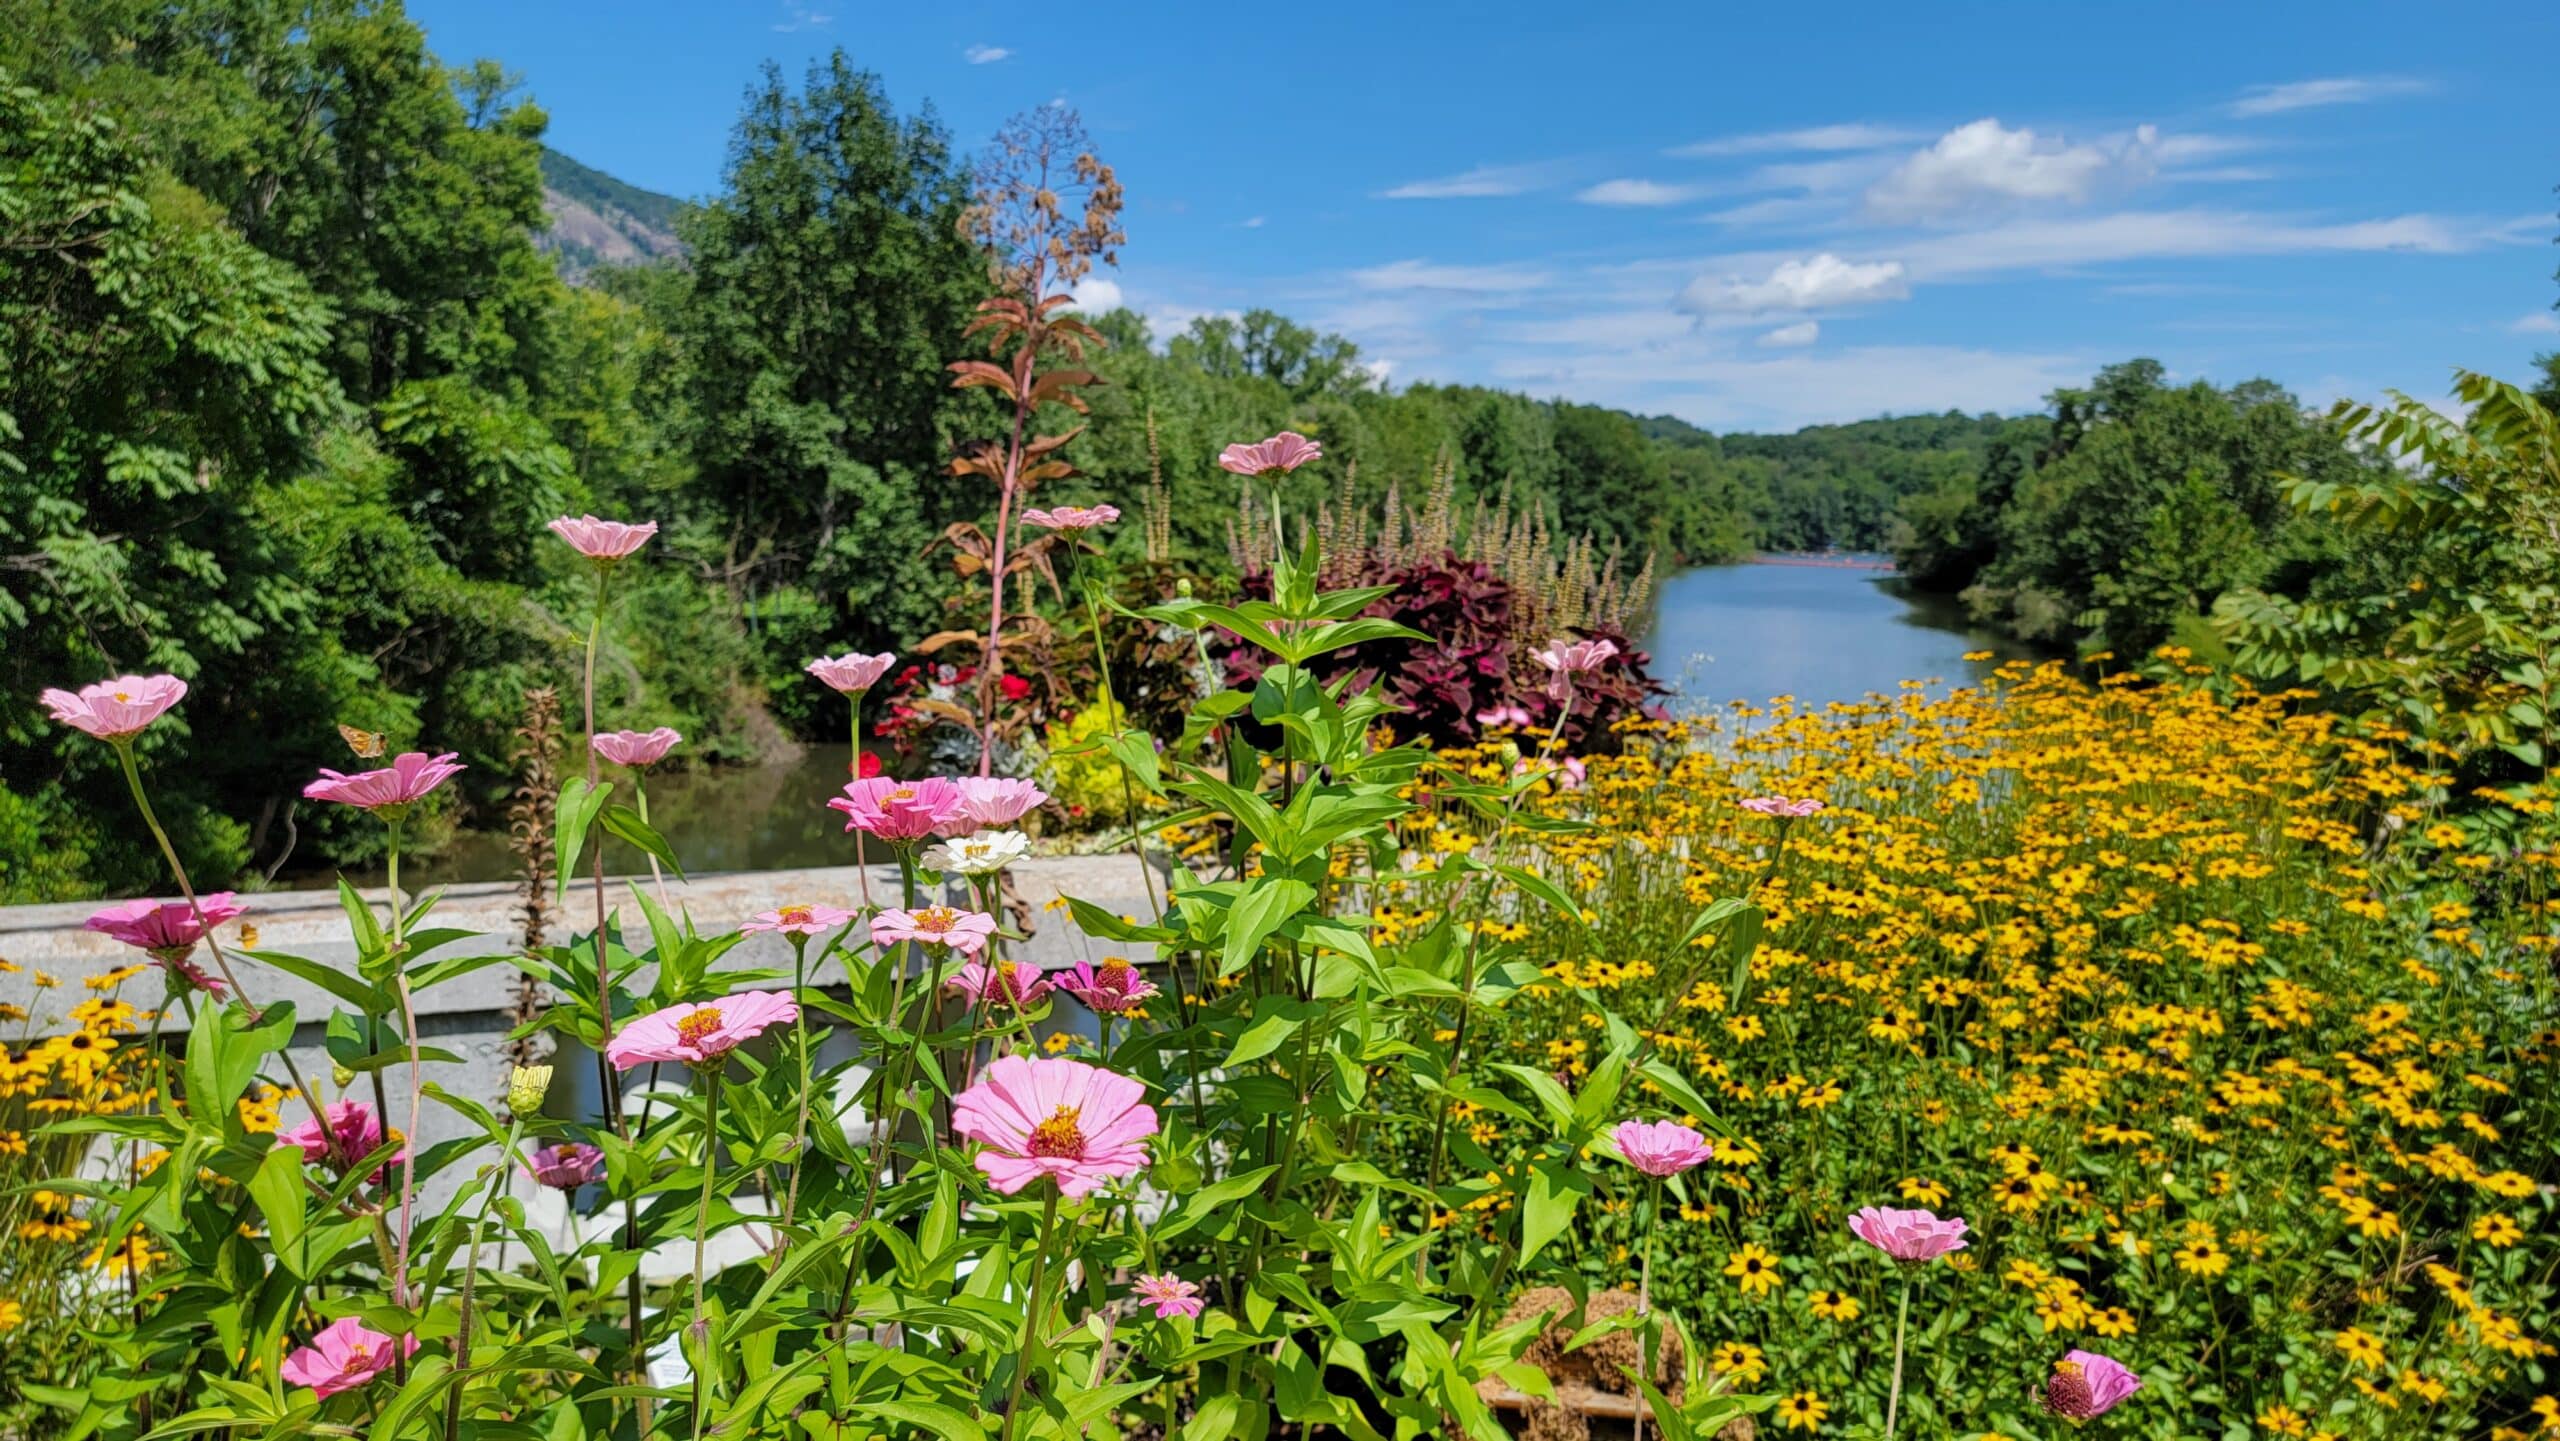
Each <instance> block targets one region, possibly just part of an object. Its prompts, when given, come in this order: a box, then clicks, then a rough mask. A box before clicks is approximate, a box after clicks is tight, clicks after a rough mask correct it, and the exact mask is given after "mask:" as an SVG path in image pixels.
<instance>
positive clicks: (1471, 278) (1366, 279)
mask: <svg viewBox="0 0 2560 1441" xmlns="http://www.w3.org/2000/svg"><path fill="white" fill-rule="evenodd" d="M1548 279H1549V276H1548V275H1547V273H1546V272H1545V271H1542V270H1531V269H1528V268H1526V267H1523V266H1517V265H1435V264H1433V263H1432V262H1430V261H1428V260H1398V261H1394V262H1391V263H1389V264H1386V265H1373V266H1370V267H1369V268H1368V269H1366V270H1355V271H1353V272H1351V282H1352V283H1353V284H1354V285H1357V286H1359V287H1360V288H1361V289H1363V290H1379V291H1403V290H1447V291H1459V292H1463V293H1466V294H1471V295H1516V294H1519V293H1522V292H1524V291H1531V290H1536V289H1539V288H1540V287H1542V286H1544V285H1546V284H1547V282H1548Z"/></svg>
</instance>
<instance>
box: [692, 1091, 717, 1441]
mask: <svg viewBox="0 0 2560 1441" xmlns="http://www.w3.org/2000/svg"><path fill="white" fill-rule="evenodd" d="M720 1071H721V1064H720V1063H719V1062H717V1061H715V1062H713V1063H712V1065H711V1067H710V1069H708V1070H706V1071H704V1072H703V1075H704V1076H705V1077H707V1078H708V1079H709V1082H710V1095H709V1097H708V1098H707V1099H706V1100H705V1102H704V1105H703V1112H702V1203H701V1207H700V1209H698V1210H697V1211H695V1212H694V1217H693V1441H702V1421H703V1404H702V1372H703V1369H704V1368H705V1367H706V1366H708V1365H709V1364H710V1363H711V1345H710V1340H711V1319H710V1309H709V1307H707V1306H706V1305H705V1304H704V1298H703V1294H702V1247H703V1238H704V1236H705V1234H706V1233H708V1232H709V1231H710V1229H711V1178H712V1176H713V1175H714V1174H715V1173H716V1172H717V1171H718V1170H719V1166H718V1161H719V1156H720Z"/></svg>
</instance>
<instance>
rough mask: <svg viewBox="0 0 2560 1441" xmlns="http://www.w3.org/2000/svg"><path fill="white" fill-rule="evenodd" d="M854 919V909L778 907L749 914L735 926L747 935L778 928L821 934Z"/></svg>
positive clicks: (798, 933)
mask: <svg viewBox="0 0 2560 1441" xmlns="http://www.w3.org/2000/svg"><path fill="white" fill-rule="evenodd" d="M852 919H853V912H851V911H848V910H844V909H842V908H841V907H837V906H781V907H778V908H776V909H774V910H770V911H765V912H763V913H761V914H759V915H756V916H753V917H750V918H749V919H748V921H747V923H746V924H745V925H743V926H740V927H738V929H739V930H741V931H744V932H745V933H747V934H748V935H751V936H752V935H754V934H756V933H757V932H759V931H778V932H780V933H781V934H783V935H786V936H815V935H822V934H824V933H826V932H828V931H832V930H834V929H835V928H836V927H838V926H840V925H843V924H844V923H845V922H847V921H849V920H852Z"/></svg>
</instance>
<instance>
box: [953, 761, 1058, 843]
mask: <svg viewBox="0 0 2560 1441" xmlns="http://www.w3.org/2000/svg"><path fill="white" fill-rule="evenodd" d="M952 784H954V785H957V786H958V787H960V814H959V815H957V816H955V817H953V818H952V819H951V820H949V821H946V822H944V823H943V824H942V825H940V826H937V827H935V833H936V834H938V835H940V836H942V837H944V838H945V839H952V840H956V839H958V838H960V837H962V836H968V835H975V834H976V833H978V832H979V831H982V830H985V829H986V828H987V827H989V826H1009V825H1012V824H1013V823H1014V822H1015V821H1018V820H1020V819H1022V818H1023V817H1024V816H1027V815H1029V814H1031V813H1032V812H1033V811H1036V810H1038V809H1040V806H1041V804H1042V803H1043V802H1045V801H1047V800H1048V799H1049V793H1048V792H1047V791H1044V790H1042V789H1040V788H1039V787H1038V786H1036V785H1033V784H1032V783H1031V782H1029V781H1017V780H1007V779H1005V778H1003V777H1000V776H962V777H961V778H960V779H959V780H957V781H954V782H953V783H952Z"/></svg>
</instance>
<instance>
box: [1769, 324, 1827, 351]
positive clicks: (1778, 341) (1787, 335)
mask: <svg viewBox="0 0 2560 1441" xmlns="http://www.w3.org/2000/svg"><path fill="white" fill-rule="evenodd" d="M1821 338H1822V322H1821V321H1819V320H1799V321H1797V322H1796V323H1795V324H1793V325H1781V326H1779V327H1778V328H1777V329H1775V330H1772V331H1770V332H1769V333H1768V334H1766V335H1764V336H1761V337H1760V343H1761V344H1762V345H1763V346H1766V347H1768V348H1769V349H1772V350H1791V349H1794V348H1795V347H1797V346H1802V345H1811V344H1813V343H1814V342H1815V341H1817V340H1820V339H1821Z"/></svg>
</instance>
